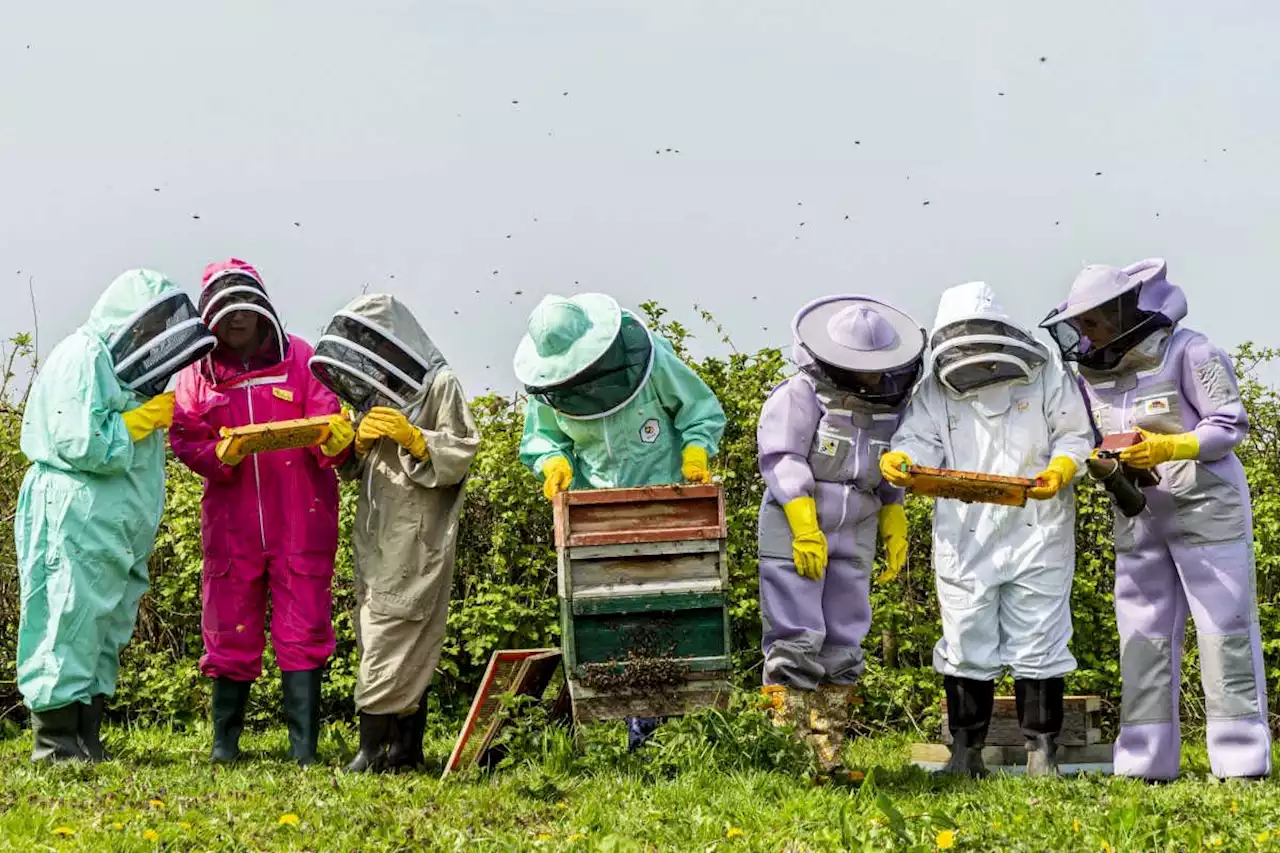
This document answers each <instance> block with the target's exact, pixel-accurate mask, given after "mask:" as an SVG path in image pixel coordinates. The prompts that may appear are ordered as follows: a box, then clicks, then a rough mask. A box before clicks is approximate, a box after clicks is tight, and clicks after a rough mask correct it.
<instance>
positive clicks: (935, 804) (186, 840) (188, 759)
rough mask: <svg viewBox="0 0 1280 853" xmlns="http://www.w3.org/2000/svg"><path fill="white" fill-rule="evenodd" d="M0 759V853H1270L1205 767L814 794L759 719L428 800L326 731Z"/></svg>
mask: <svg viewBox="0 0 1280 853" xmlns="http://www.w3.org/2000/svg"><path fill="white" fill-rule="evenodd" d="M11 734H12V735H14V736H11V737H9V738H8V739H7V740H4V741H0V848H2V849H4V850H23V851H27V850H66V851H73V850H79V851H88V850H92V851H126V850H129V851H132V850H139V851H152V850H193V851H194V850H210V851H266V850H270V851H284V850H295V851H329V850H343V851H347V850H352V851H395V850H454V849H459V850H462V849H465V850H469V851H476V853H479V851H490V850H614V851H627V850H698V851H705V850H725V851H730V850H756V851H819V850H844V849H852V850H923V851H931V850H936V849H953V850H981V851H1042V850H1081V851H1108V850H1114V851H1137V850H1142V851H1148V850H1150V851H1166V850H1167V851H1195V850H1201V849H1203V850H1223V851H1239V850H1255V849H1271V848H1273V847H1274V849H1276V850H1280V790H1277V787H1276V785H1275V784H1273V783H1270V782H1264V783H1258V784H1253V785H1247V784H1235V783H1228V784H1223V783H1219V782H1217V781H1216V780H1214V779H1212V778H1210V777H1207V769H1208V768H1207V765H1206V763H1205V760H1204V753H1203V750H1202V749H1195V748H1192V749H1189V750H1188V755H1187V756H1186V758H1185V775H1184V777H1183V779H1182V780H1180V781H1178V782H1177V783H1175V784H1170V785H1161V786H1148V785H1145V784H1142V783H1139V782H1134V781H1129V780H1118V779H1106V778H1100V777H1093V778H1075V779H1056V780H1027V779H1021V778H1017V777H1003V778H995V779H990V780H986V781H982V782H969V781H936V780H934V779H932V778H930V777H929V776H928V774H926V773H924V772H923V771H921V770H919V769H917V768H914V767H912V766H910V764H909V763H908V760H907V754H908V744H907V741H906V740H903V739H897V738H887V737H886V738H869V739H862V740H858V741H855V742H854V743H852V744H850V746H849V747H848V750H847V757H848V759H849V762H850V764H851V766H856V767H859V768H863V769H864V770H865V771H866V774H867V778H866V781H864V783H863V784H862V785H861V787H859V788H858V789H854V790H850V789H840V788H830V787H814V786H813V785H812V784H811V783H810V782H809V781H808V778H807V776H806V774H805V773H804V770H803V766H802V763H803V755H802V753H800V752H798V751H797V750H795V749H793V748H792V745H791V743H790V741H789V740H788V739H786V738H785V736H784V735H782V734H781V733H775V732H773V731H772V730H771V729H770V727H769V726H768V725H767V723H764V722H763V720H762V718H760V717H759V715H753V714H743V715H738V716H734V717H724V716H721V715H703V716H702V717H700V718H693V719H687V720H681V721H675V722H672V723H669V724H668V725H667V726H665V727H663V728H662V729H660V730H659V735H658V738H657V742H656V743H655V744H653V745H651V746H650V747H647V748H646V752H647V757H646V758H645V759H643V760H641V759H640V758H637V757H633V756H628V755H627V754H626V753H625V750H624V749H623V740H624V734H623V731H622V728H621V726H620V725H600V726H592V727H589V728H587V729H586V730H585V731H584V732H583V734H582V736H581V738H580V740H579V742H578V743H576V744H575V742H574V740H573V739H572V738H571V737H570V736H569V735H568V734H567V733H566V732H564V731H563V730H559V729H544V728H541V727H538V726H528V727H525V728H524V729H522V730H517V731H516V732H515V733H513V734H514V736H513V739H512V744H511V750H512V751H511V754H510V756H509V758H508V762H509V766H507V767H504V768H502V769H500V770H498V771H496V772H493V773H488V774H474V773H473V774H471V775H468V776H465V777H461V778H457V779H450V780H449V781H441V780H440V779H439V765H441V764H442V763H443V761H444V759H445V756H446V755H447V754H448V752H449V749H450V747H451V741H450V739H449V737H450V734H449V732H448V731H447V730H446V729H444V728H442V729H441V730H440V731H439V732H437V733H435V734H434V735H433V736H432V738H431V741H430V743H429V745H428V746H429V754H430V756H431V760H432V761H434V762H435V763H436V767H435V768H433V770H432V771H431V772H429V773H426V774H419V775H398V776H351V775H346V774H344V773H342V772H341V771H340V769H339V768H340V766H341V764H342V762H343V761H344V760H345V759H346V758H347V757H349V755H350V753H351V750H352V748H353V746H354V744H353V743H352V741H353V732H352V731H351V730H350V729H349V728H346V727H343V726H335V727H330V728H329V729H328V730H327V733H326V735H325V737H324V740H323V742H322V747H321V757H322V759H323V761H324V765H323V766H317V767H314V768H310V769H307V770H301V769H299V768H297V767H295V766H294V765H292V764H290V763H288V762H287V761H286V760H284V751H285V737H284V732H283V730H272V731H270V732H265V733H259V734H253V735H248V736H246V738H245V744H244V746H245V747H246V752H247V754H248V760H246V761H244V762H242V763H241V764H238V765H236V766H235V767H232V768H214V767H211V766H210V765H209V764H208V762H207V760H206V755H207V751H208V732H207V730H205V731H202V730H194V731H191V732H185V733H178V732H171V731H168V730H163V729H137V730H128V731H126V730H123V729H113V730H111V731H110V732H109V735H108V748H109V749H111V750H112V751H113V752H114V753H115V756H116V758H117V760H116V761H114V762H112V763H109V764H105V765H100V766H97V767H89V766H83V765H81V766H59V767H52V768H36V767H33V766H32V765H31V764H30V763H29V762H28V760H27V756H28V751H29V749H30V735H29V733H26V732H23V733H20V734H17V733H13V732H11Z"/></svg>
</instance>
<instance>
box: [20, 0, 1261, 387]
mask: <svg viewBox="0 0 1280 853" xmlns="http://www.w3.org/2000/svg"><path fill="white" fill-rule="evenodd" d="M1278 31H1280V5H1273V4H1270V3H1257V2H1251V3H1250V2H1244V0H1235V1H1234V2H1216V3H1213V4H1208V3H1202V2H1190V0H1176V2H1173V0H1160V2H1157V0H1147V2H1124V3H1117V2H1114V0H1107V2H1098V0H1094V1H1093V2H1075V3H1054V4H1048V3H1027V2H1025V0H1022V2H1014V0H1008V1H1007V2H983V3H974V2H971V0H970V2H946V3H943V2H930V3H923V2H918V3H908V2H898V3H874V4H873V3H864V2H851V0H844V2H834V0H833V2H825V3H818V2H803V1H802V0H785V1H784V0H779V2H758V0H717V2H710V0H697V1H696V2H691V0H646V2H627V3H623V2H607V0H555V2H536V1H535V0H520V1H519V2H486V0H465V2H425V1H424V0H403V1H402V2H373V0H364V2H361V3H338V2H333V0H271V2H265V0H252V2H250V0H240V2H214V3H198V4H197V3H176V2H173V0H151V2H129V0H122V2H115V3H101V2H89V0H78V2H53V1H52V0H49V2H16V0H15V2H7V3H5V4H4V5H3V9H2V10H0V80H3V84H0V264H3V265H7V268H5V267H4V266H0V287H2V288H3V294H4V296H5V297H6V298H5V300H4V301H3V303H2V305H3V307H0V332H3V333H5V334H9V333H12V332H14V331H17V330H21V329H26V328H28V327H29V326H30V318H29V308H28V305H27V295H26V285H27V279H28V276H33V277H34V282H35V289H36V296H37V299H38V302H39V311H40V332H41V340H40V343H41V349H42V350H44V351H46V352H47V351H48V350H49V349H50V348H51V347H52V346H53V345H54V344H55V343H56V342H57V340H58V339H60V338H61V337H62V336H64V335H66V334H67V333H68V332H70V331H71V330H72V329H73V328H74V327H75V326H77V325H79V324H80V323H81V322H82V321H83V319H84V317H85V314H86V312H87V311H88V309H89V307H90V306H91V305H92V304H93V301H94V300H95V299H96V298H97V296H98V294H99V293H100V291H101V290H102V288H103V287H105V286H106V284H107V283H108V282H109V281H110V280H111V279H112V278H113V277H114V276H115V275H116V274H118V273H119V272H121V271H123V270H124V269H126V268H129V267H136V266H147V267H151V268H154V269H157V270H160V271H163V272H165V273H167V274H168V275H170V276H171V277H173V278H174V279H176V280H177V281H179V282H180V283H182V284H183V285H185V286H186V287H187V288H188V289H189V290H190V291H191V293H192V294H193V295H194V294H195V293H196V291H197V289H198V287H199V276H200V271H201V269H202V267H203V265H204V264H205V263H206V262H208V261H211V260H216V259H221V258H225V257H227V256H229V255H234V256H236V257H240V258H243V259H245V260H248V261H250V262H251V263H253V264H255V265H257V266H258V268H259V269H260V270H261V272H262V273H263V275H264V277H265V279H266V283H267V287H268V289H269V290H270V292H271V294H272V295H273V298H274V301H275V302H276V305H277V307H278V309H279V311H280V313H281V314H282V316H283V317H284V318H285V320H286V323H287V325H288V327H289V330H290V331H292V332H294V333H296V334H300V335H302V336H303V337H307V338H309V339H311V340H313V341H314V339H315V338H316V337H317V336H318V334H319V330H320V329H321V327H322V326H323V325H324V322H325V320H326V319H327V317H328V316H329V314H330V313H332V312H333V311H334V310H335V309H337V308H339V307H341V306H342V304H343V303H344V302H346V301H347V300H348V299H350V298H351V297H353V296H354V295H356V294H358V293H359V292H360V290H361V288H362V286H365V285H368V289H369V291H370V292H376V291H379V290H386V291H390V292H393V293H395V294H397V295H398V296H399V297H400V298H401V299H403V300H404V301H405V302H406V303H408V304H409V305H410V306H411V307H412V308H413V309H414V311H415V312H416V313H417V315H418V317H419V318H420V319H421V321H422V322H423V325H424V326H425V327H426V329H427V330H428V332H429V333H430V334H431V335H432V336H433V337H434V338H435V339H436V341H437V343H438V344H439V345H440V347H441V348H442V349H443V350H444V352H445V354H446V356H447V357H448V358H449V359H450V361H451V362H452V363H453V365H454V367H455V369H456V370H457V371H458V372H459V374H460V375H461V377H462V379H463V382H464V384H465V385H466V386H467V388H468V390H469V391H471V392H472V393H479V392H480V391H483V390H484V389H485V388H486V387H494V388H497V389H500V390H504V391H509V390H512V389H513V387H514V384H515V380H514V378H513V376H512V373H511V356H512V353H513V352H514V350H515V347H516V344H517V341H518V339H519V336H520V334H521V333H522V331H523V327H524V322H525V319H526V317H527V315H528V312H529V310H530V309H531V308H532V307H533V306H534V305H535V304H536V303H537V301H538V299H539V298H540V297H541V296H542V295H543V294H545V293H548V292H559V293H570V292H576V291H583V290H599V291H604V292H608V293H611V294H613V295H614V296H615V297H617V298H618V299H619V301H621V302H622V303H623V304H624V305H628V306H634V305H635V304H637V303H638V302H640V301H642V300H645V299H656V300H658V301H660V302H662V303H664V304H665V305H666V306H667V307H669V308H670V309H671V310H672V312H673V314H676V315H678V316H685V317H686V318H688V319H692V317H693V305H694V304H695V303H697V304H698V305H701V306H703V307H705V308H707V309H709V310H711V311H712V312H714V314H715V315H716V316H717V317H718V318H719V319H720V320H721V322H722V323H723V324H724V325H725V326H726V327H727V329H728V330H729V331H730V333H731V334H732V335H733V337H734V339H735V343H736V345H737V346H738V347H739V348H740V349H741V348H755V347H758V346H762V345H766V344H768V345H785V344H787V343H789V338H790V335H789V332H788V328H789V323H790V319H791V317H792V315H793V314H794V312H795V310H796V309H797V308H798V307H799V306H800V305H801V304H803V303H804V302H805V301H807V300H809V299H811V298H813V297H817V296H820V295H823V294H827V293H836V292H854V293H859V292H860V293H866V294H869V295H873V296H879V297H883V298H887V299H890V300H892V301H894V302H896V303H897V304H899V305H900V306H901V307H903V308H904V309H906V310H907V311H909V312H911V313H913V314H914V315H916V316H917V318H918V319H920V320H921V322H923V323H925V324H926V325H931V324H932V320H933V314H934V309H935V307H936V304H937V298H938V295H939V293H940V292H941V291H942V290H943V289H944V288H946V287H948V286H949V285H952V284H958V283H960V282H964V281H968V280H973V279H983V280H986V281H988V282H990V283H991V284H992V285H993V286H994V287H996V288H997V290H998V292H1000V293H1001V295H1002V296H1003V299H1004V301H1005V303H1006V305H1007V307H1008V308H1009V309H1010V310H1011V312H1012V313H1013V314H1014V315H1015V316H1016V317H1018V318H1020V319H1022V320H1024V321H1025V322H1027V323H1028V324H1034V323H1035V322H1037V321H1038V320H1039V319H1040V318H1041V317H1043V316H1044V315H1045V314H1046V313H1047V312H1048V310H1049V309H1050V308H1051V307H1053V305H1054V304H1055V303H1056V302H1057V301H1059V300H1060V299H1061V298H1063V297H1064V296H1065V293H1066V290H1067V287H1068V286H1069V284H1070V282H1071V279H1072V277H1073V276H1074V274H1075V273H1076V271H1077V270H1078V268H1079V267H1080V265H1081V264H1082V262H1105V263H1113V264H1123V263H1126V262H1129V261H1133V260H1137V259H1140V258H1143V257H1149V256H1163V257H1166V258H1167V259H1168V261H1169V270H1170V278H1171V279H1172V280H1173V281H1175V282H1176V283H1178V284H1180V285H1182V286H1183V287H1184V288H1185V289H1186V290H1187V293H1188V297H1189V300H1190V305H1191V316H1190V319H1189V324H1190V325H1192V326H1194V327H1196V328H1198V329H1200V330H1202V331H1204V332H1206V333H1208V334H1209V335H1210V336H1211V337H1212V338H1213V339H1214V340H1215V341H1216V342H1217V343H1218V344H1220V345H1222V346H1224V347H1228V348H1229V347H1231V346H1233V345H1235V344H1236V343H1238V342H1240V341H1242V340H1246V339H1253V340H1256V341H1260V342H1269V343H1272V344H1280V334H1278V333H1277V330H1276V324H1277V315H1278V314H1280V312H1278V311H1277V309H1278V308H1280V295H1277V292H1276V285H1275V281H1274V270H1275V269H1276V268H1277V260H1278V256H1280V239H1277V236H1276V235H1277V225H1280V217H1278V216H1277V214H1278V213H1280V183H1278V182H1277V180H1276V177H1277V175H1276V165H1275V157H1276V144H1277V131H1278V130H1280V119H1277V105H1280V75H1277V74H1276V73H1275V66H1274V62H1275V60H1274V57H1275V48H1274V38H1275V33H1276V32H1278ZM1099 173H1100V174H1099ZM157 190H158V191H157ZM196 217H198V218H196ZM696 328H698V329H701V327H700V326H698V327H696ZM1271 375H1272V376H1276V375H1278V374H1277V372H1276V371H1272V372H1271Z"/></svg>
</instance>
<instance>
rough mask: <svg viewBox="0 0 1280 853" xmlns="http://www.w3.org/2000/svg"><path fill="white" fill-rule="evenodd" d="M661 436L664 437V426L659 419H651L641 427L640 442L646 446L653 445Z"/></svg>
mask: <svg viewBox="0 0 1280 853" xmlns="http://www.w3.org/2000/svg"><path fill="white" fill-rule="evenodd" d="M660 435H662V425H661V424H659V423H658V419H657V418H649V420H647V421H645V422H644V425H643V426H641V427H640V440H641V441H643V442H644V443H645V444H653V443H654V442H655V441H657V440H658V436H660Z"/></svg>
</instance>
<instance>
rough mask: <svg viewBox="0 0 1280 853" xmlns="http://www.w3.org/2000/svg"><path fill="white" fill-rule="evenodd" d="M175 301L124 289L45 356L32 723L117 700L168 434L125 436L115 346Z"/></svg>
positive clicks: (26, 517) (29, 581) (30, 564)
mask: <svg viewBox="0 0 1280 853" xmlns="http://www.w3.org/2000/svg"><path fill="white" fill-rule="evenodd" d="M168 292H180V291H179V290H178V287H177V285H175V284H174V283H173V282H171V281H169V280H168V279H166V278H164V277H163V276H161V275H159V274H158V273H153V272H149V271H146V270H133V271H131V272H128V273H125V274H124V275H122V276H120V277H119V278H117V279H116V280H115V281H114V282H112V284H111V285H110V286H109V287H108V288H107V290H106V291H105V292H104V293H103V294H102V296H101V297H100V298H99V300H98V303H97V304H96V305H95V306H94V308H93V310H92V312H91V313H90V315H89V319H88V321H87V322H85V324H84V325H83V326H81V327H80V328H79V329H77V330H76V331H75V332H73V333H72V334H71V335H70V336H69V337H67V338H66V339H64V340H63V341H62V342H61V343H59V344H58V345H57V346H56V347H55V348H54V350H53V352H51V353H50V354H49V357H48V358H47V359H46V360H45V362H44V364H43V365H42V367H41V370H40V373H39V375H38V376H37V377H36V380H35V383H34V385H33V386H32V389H31V394H30V397H29V398H28V400H27V406H26V412H25V415H24V417H23V421H22V439H21V444H22V452H23V453H24V454H25V455H26V456H27V458H28V459H30V460H31V462H32V465H31V468H30V469H29V470H28V471H27V475H26V479H24V480H23V483H22V490H21V492H20V493H19V496H18V512H17V517H16V519H15V524H14V527H15V540H16V545H17V554H18V570H19V580H20V582H21V588H22V612H21V621H20V625H19V631H18V689H19V690H20V691H21V692H22V697H23V699H24V701H25V704H26V705H27V706H28V707H29V708H30V709H31V710H32V711H33V712H36V713H40V712H44V711H49V710H52V709H56V708H61V707H63V706H66V705H70V704H71V703H73V702H85V703H87V702H89V701H90V700H91V699H92V697H94V696H98V695H102V696H110V695H112V694H113V693H114V692H115V687H116V673H117V670H118V669H119V660H120V650H121V649H123V648H124V646H125V644H126V643H128V642H129V638H130V637H131V636H132V635H133V629H134V624H135V622H136V620H137V615H138V602H139V600H140V599H141V598H142V594H143V593H144V592H145V591H146V589H147V559H148V557H150V555H151V549H152V546H153V545H154V544H155V536H156V530H157V529H158V527H159V524H160V515H161V512H162V511H163V509H164V434H163V432H162V431H160V430H156V431H154V432H152V433H151V434H150V435H148V436H147V437H145V438H143V439H142V440H141V441H138V442H136V443H135V442H134V441H133V439H132V437H131V436H130V434H129V430H128V428H127V427H126V425H125V421H124V419H123V418H122V417H121V415H122V413H124V412H126V411H129V410H131V409H134V408H136V407H137V406H138V405H140V403H142V402H143V400H141V399H139V397H138V396H137V395H136V394H135V393H134V392H133V391H130V390H128V389H126V388H125V387H124V386H123V385H122V384H121V383H120V381H119V380H118V379H117V377H116V375H115V367H114V364H113V360H112V357H111V353H110V351H109V349H108V340H109V339H110V338H111V336H112V335H113V334H114V333H116V332H117V331H119V330H121V329H123V328H125V327H126V325H127V324H128V323H129V322H130V321H131V319H133V318H134V317H135V316H136V315H137V314H138V312H140V311H142V310H143V309H145V308H146V306H148V305H151V304H154V303H155V302H156V300H157V299H158V298H160V297H161V296H163V295H164V294H166V293H168Z"/></svg>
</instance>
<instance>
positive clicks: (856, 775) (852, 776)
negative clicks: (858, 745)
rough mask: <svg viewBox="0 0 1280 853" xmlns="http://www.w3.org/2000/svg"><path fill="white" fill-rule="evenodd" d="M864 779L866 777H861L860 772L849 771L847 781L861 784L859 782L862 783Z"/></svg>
mask: <svg viewBox="0 0 1280 853" xmlns="http://www.w3.org/2000/svg"><path fill="white" fill-rule="evenodd" d="M865 778H866V777H865V776H863V775H862V771H861V770H852V771H850V772H849V781H850V782H861V781H862V780H863V779H865Z"/></svg>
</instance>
